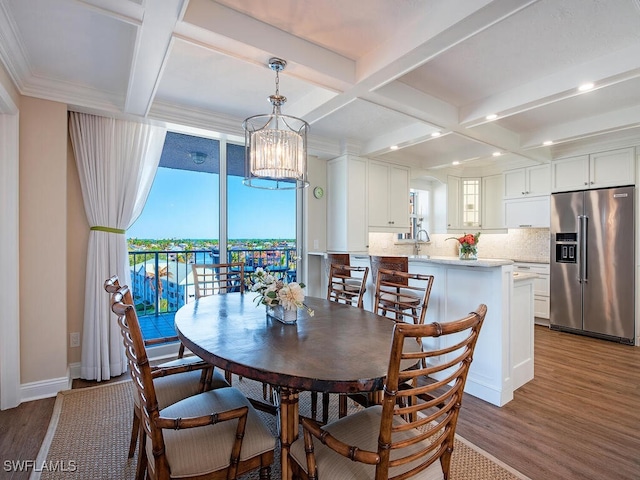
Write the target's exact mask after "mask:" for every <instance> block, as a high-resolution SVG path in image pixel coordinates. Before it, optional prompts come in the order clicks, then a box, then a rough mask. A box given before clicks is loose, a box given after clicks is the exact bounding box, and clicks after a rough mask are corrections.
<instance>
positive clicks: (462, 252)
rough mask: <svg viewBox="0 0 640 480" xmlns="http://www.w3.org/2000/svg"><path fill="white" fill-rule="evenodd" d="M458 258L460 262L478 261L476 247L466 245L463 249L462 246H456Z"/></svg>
mask: <svg viewBox="0 0 640 480" xmlns="http://www.w3.org/2000/svg"><path fill="white" fill-rule="evenodd" d="M458 258H459V259H460V260H477V259H478V246H477V245H467V246H465V247H463V246H462V245H459V246H458Z"/></svg>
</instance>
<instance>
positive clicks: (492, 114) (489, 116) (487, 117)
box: [484, 113, 498, 120]
mask: <svg viewBox="0 0 640 480" xmlns="http://www.w3.org/2000/svg"><path fill="white" fill-rule="evenodd" d="M484 118H486V119H487V120H495V119H496V118H498V115H496V114H495V113H491V114H489V115H487V116H486V117H484Z"/></svg>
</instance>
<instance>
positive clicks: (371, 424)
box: [290, 405, 444, 480]
mask: <svg viewBox="0 0 640 480" xmlns="http://www.w3.org/2000/svg"><path fill="white" fill-rule="evenodd" d="M381 415H382V407H381V406H380V405H375V406H373V407H369V408H366V409H364V410H361V411H359V412H356V413H354V414H352V415H349V416H346V417H344V418H341V419H340V420H338V421H336V422H333V423H330V424H329V425H327V426H326V427H325V430H327V431H328V432H330V433H331V434H332V435H333V436H334V437H335V438H337V439H338V440H340V441H342V442H344V443H346V444H348V445H355V446H357V447H358V448H360V449H362V450H369V451H373V452H375V451H377V449H378V434H379V433H380V418H381ZM399 422H402V420H401V419H397V418H394V423H396V424H397V423H399ZM396 436H397V437H396V438H408V437H411V436H413V433H412V431H411V430H410V431H408V432H403V433H397V434H396ZM313 440H314V451H315V456H316V464H317V465H318V473H319V476H320V478H331V479H332V480H340V479H345V480H346V479H354V478H374V477H375V469H376V467H375V465H367V464H364V463H360V462H354V461H352V460H350V459H348V458H346V457H343V456H342V455H340V454H338V453H336V452H334V451H333V450H331V449H330V448H329V447H327V446H325V445H323V444H322V443H321V442H320V441H319V440H318V439H316V438H314V439H313ZM427 444H428V442H427ZM414 448H415V447H414ZM408 451H409V450H406V451H403V452H402V453H403V456H404V455H406V454H407V453H408ZM290 455H291V457H292V458H293V459H294V460H295V461H296V463H298V464H299V465H300V466H301V467H302V469H303V470H304V471H305V472H307V457H306V454H305V451H304V438H303V437H302V436H300V438H298V439H297V440H296V441H295V442H294V443H293V444H292V445H291V450H290ZM396 457H397V455H394V452H393V451H392V452H391V458H396ZM423 460H425V459H423V458H421V459H420V460H419V461H415V462H410V463H408V464H405V465H401V466H399V467H394V468H392V469H390V470H389V477H392V476H395V475H399V474H400V473H402V472H406V471H408V470H410V469H411V468H413V467H415V466H416V465H418V464H420V463H422V461H423ZM307 473H308V472H307ZM411 478H416V479H420V480H443V478H444V475H443V473H442V467H441V466H440V461H438V460H436V461H435V462H434V463H432V464H431V465H430V466H429V467H428V468H427V469H425V470H423V471H422V472H420V473H419V474H417V475H416V476H414V477H411Z"/></svg>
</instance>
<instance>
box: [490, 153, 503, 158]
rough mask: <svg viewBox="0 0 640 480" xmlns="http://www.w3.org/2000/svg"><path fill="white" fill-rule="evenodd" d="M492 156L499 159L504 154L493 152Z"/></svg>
mask: <svg viewBox="0 0 640 480" xmlns="http://www.w3.org/2000/svg"><path fill="white" fill-rule="evenodd" d="M491 155H493V156H494V157H499V156H500V155H502V152H493V153H492V154H491Z"/></svg>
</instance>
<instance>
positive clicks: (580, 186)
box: [551, 147, 636, 192]
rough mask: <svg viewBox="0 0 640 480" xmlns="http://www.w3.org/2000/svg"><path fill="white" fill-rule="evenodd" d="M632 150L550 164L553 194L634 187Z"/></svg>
mask: <svg viewBox="0 0 640 480" xmlns="http://www.w3.org/2000/svg"><path fill="white" fill-rule="evenodd" d="M634 157H635V149H634V148H633V147H632V148H623V149H619V150H612V151H609V152H600V153H594V154H591V155H581V156H579V157H572V158H564V159H562V160H556V161H554V162H552V164H551V165H552V166H551V168H552V170H551V189H552V191H554V192H567V191H572V190H585V189H591V188H604V187H617V186H621V185H633V184H635V175H636V169H635V158H634Z"/></svg>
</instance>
